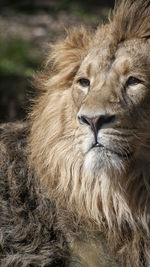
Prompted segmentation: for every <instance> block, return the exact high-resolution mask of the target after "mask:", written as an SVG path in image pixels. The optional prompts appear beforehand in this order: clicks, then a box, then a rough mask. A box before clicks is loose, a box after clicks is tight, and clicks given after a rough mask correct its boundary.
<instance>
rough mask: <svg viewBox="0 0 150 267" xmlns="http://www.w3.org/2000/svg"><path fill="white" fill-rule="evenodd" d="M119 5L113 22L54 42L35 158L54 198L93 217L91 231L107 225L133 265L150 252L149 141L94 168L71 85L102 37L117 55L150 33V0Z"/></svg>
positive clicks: (38, 111)
mask: <svg viewBox="0 0 150 267" xmlns="http://www.w3.org/2000/svg"><path fill="white" fill-rule="evenodd" d="M116 6H117V8H115V11H114V14H113V16H112V17H111V18H110V22H109V23H108V24H106V25H104V26H101V27H99V28H98V29H97V31H96V33H94V34H93V33H91V32H90V31H87V30H86V29H85V28H83V27H81V28H80V29H79V28H78V29H76V28H75V29H72V30H70V31H68V32H67V38H66V39H65V40H63V41H59V42H58V43H56V44H54V45H52V46H51V52H50V54H49V55H48V58H47V62H46V64H45V70H44V71H43V72H42V73H40V74H39V73H38V74H37V76H36V79H35V81H36V87H38V88H40V96H39V97H37V99H36V101H35V104H34V106H33V110H32V112H31V115H30V118H31V121H32V122H33V123H32V125H31V135H30V139H29V144H30V146H29V150H30V151H31V155H30V162H31V165H32V166H34V168H35V172H36V174H37V176H38V178H39V181H40V184H41V186H42V188H43V191H44V193H45V194H47V196H48V197H50V198H52V199H53V200H54V201H56V203H57V205H58V206H59V207H62V208H63V209H66V210H67V211H68V212H69V214H76V217H77V218H78V219H79V221H81V222H83V225H84V222H85V221H86V223H87V225H88V226H87V225H86V229H87V231H88V229H90V231H92V229H93V230H94V231H99V230H100V231H104V232H105V234H106V236H107V238H108V240H109V242H110V244H111V245H110V247H111V248H112V247H113V248H114V251H115V252H117V253H118V254H117V255H120V257H122V260H123V262H124V264H125V265H126V266H142V264H143V266H144V264H145V262H143V261H144V260H143V261H142V258H143V259H144V258H146V259H148V258H150V247H149V246H150V245H149V243H150V240H149V234H150V233H149V229H150V219H149V214H150V179H149V176H150V171H149V162H148V158H149V156H150V153H149V152H148V150H147V149H146V146H148V143H144V144H145V145H144V146H143V151H141V154H140V156H139V155H138V158H136V157H135V158H134V160H131V161H130V159H129V160H128V162H125V163H122V162H121V163H118V165H116V166H115V167H114V165H113V164H112V165H111V164H109V163H108V164H107V166H106V168H105V169H103V171H100V172H99V175H97V172H94V171H90V170H89V171H88V172H87V171H86V170H85V168H84V164H83V153H82V152H81V151H80V144H79V143H78V144H77V143H76V139H79V138H80V136H78V135H77V132H76V130H77V126H76V125H77V124H76V116H77V112H78V108H79V107H78V103H77V104H76V105H75V101H74V96H73V95H72V91H71V89H70V88H71V86H72V83H73V79H74V77H75V75H76V73H77V71H78V69H79V67H80V65H81V63H82V61H83V60H84V58H85V57H86V56H87V55H88V53H89V51H90V50H91V49H92V48H93V47H97V46H98V45H100V43H101V40H103V42H104V43H106V46H108V44H109V49H110V50H109V51H110V54H109V55H108V57H109V59H110V58H113V57H114V56H115V53H116V51H117V49H118V46H119V44H120V43H121V42H124V41H125V40H126V41H127V40H130V39H134V38H146V37H147V38H148V37H149V36H150V27H149V25H150V23H149V18H150V8H149V1H143V0H137V1H121V4H119V7H118V3H117V4H116ZM95 60H96V59H95ZM143 142H146V141H145V140H144V139H143ZM147 142H148V141H147ZM98 176H99V177H98ZM71 218H72V217H71ZM71 223H73V222H71V221H70V224H71ZM141 262H142V264H141ZM140 264H141V265H140ZM125 265H122V266H125Z"/></svg>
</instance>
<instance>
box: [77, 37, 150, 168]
mask: <svg viewBox="0 0 150 267" xmlns="http://www.w3.org/2000/svg"><path fill="white" fill-rule="evenodd" d="M148 53H149V43H146V42H144V41H140V40H136V41H135V40H132V41H127V42H124V43H122V44H120V45H119V48H118V50H117V52H116V54H115V55H114V56H113V58H112V57H110V48H109V46H108V47H103V45H101V46H100V47H96V48H93V49H92V50H91V51H90V52H89V54H88V55H87V56H86V58H85V59H84V60H83V62H82V63H81V66H80V68H79V70H78V72H77V74H76V76H75V78H74V81H73V85H72V95H73V99H74V103H75V105H76V106H77V107H78V112H77V114H76V127H77V128H76V136H75V138H76V142H77V143H78V144H79V148H80V149H81V151H82V153H83V157H84V166H85V167H86V168H87V169H90V170H91V169H93V170H94V171H95V170H98V171H100V169H101V168H103V167H105V168H111V167H115V168H117V169H119V168H121V167H124V166H125V165H126V163H127V162H129V160H130V159H133V158H134V157H135V156H136V157H137V156H138V154H139V153H141V151H140V148H141V146H143V145H144V143H145V141H146V139H147V138H148V135H149V126H150V125H149V115H150V106H149V100H150V89H149V88H150V80H149V73H148V66H149V63H150V62H149V58H148V57H147V55H148ZM141 140H142V141H141Z"/></svg>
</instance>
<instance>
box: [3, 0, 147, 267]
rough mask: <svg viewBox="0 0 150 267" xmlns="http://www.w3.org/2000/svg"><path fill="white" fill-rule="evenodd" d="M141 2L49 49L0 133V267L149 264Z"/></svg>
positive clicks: (125, 1) (123, 4)
mask: <svg viewBox="0 0 150 267" xmlns="http://www.w3.org/2000/svg"><path fill="white" fill-rule="evenodd" d="M149 37H150V1H149V0H135V1H132V0H122V1H116V4H115V8H114V11H113V12H112V14H111V15H110V17H109V20H108V22H107V23H105V24H103V25H100V26H98V28H97V30H96V31H95V32H92V31H91V30H87V29H86V28H85V27H83V26H82V27H80V28H73V29H71V30H68V31H67V37H66V38H65V39H64V40H60V41H57V42H56V43H55V44H53V45H51V46H50V52H49V54H48V56H47V59H46V64H45V66H44V70H43V71H41V73H37V74H36V75H35V85H36V87H37V89H38V90H39V93H38V95H37V97H36V98H35V100H34V104H33V106H32V110H31V112H30V114H29V118H28V119H27V121H26V122H24V123H20V122H17V123H7V124H2V125H1V127H0V184H1V186H0V203H1V205H0V214H1V215H0V218H1V219H0V266H2V267H8V266H9V267H14V266H16V267H20V266H22V267H27V266H28V267H31V266H32V267H33V266H34V267H39V266H41V267H48V266H49V267H50V266H52V267H57V266H59V267H60V266H68V267H112V266H114V267H117V266H118V267H120V266H130V267H133V266H134V267H142V266H143V267H144V266H148V264H149V262H150V158H149V156H150V105H149V103H150V56H149V54H150V38H149Z"/></svg>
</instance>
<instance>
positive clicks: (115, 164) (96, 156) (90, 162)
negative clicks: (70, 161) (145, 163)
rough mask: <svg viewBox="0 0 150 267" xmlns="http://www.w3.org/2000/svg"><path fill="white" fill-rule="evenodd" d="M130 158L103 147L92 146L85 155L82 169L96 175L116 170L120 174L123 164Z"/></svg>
mask: <svg viewBox="0 0 150 267" xmlns="http://www.w3.org/2000/svg"><path fill="white" fill-rule="evenodd" d="M130 157H131V155H130V154H123V153H119V152H117V151H114V150H112V149H108V148H105V147H104V146H94V147H91V149H89V151H88V152H87V153H86V155H85V158H84V168H85V169H87V170H90V171H93V172H98V173H99V172H100V171H102V170H118V171H119V172H120V171H121V170H122V169H123V166H124V162H125V161H127V160H128V159H129V158H130Z"/></svg>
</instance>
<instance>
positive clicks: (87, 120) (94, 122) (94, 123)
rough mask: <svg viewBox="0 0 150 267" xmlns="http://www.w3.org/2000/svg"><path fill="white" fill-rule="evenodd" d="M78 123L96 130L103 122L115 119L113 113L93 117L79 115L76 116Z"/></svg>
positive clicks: (110, 121)
mask: <svg viewBox="0 0 150 267" xmlns="http://www.w3.org/2000/svg"><path fill="white" fill-rule="evenodd" d="M78 120H79V122H80V124H86V125H89V126H90V127H91V129H92V130H93V131H94V132H96V133H97V132H98V131H99V130H100V129H101V128H102V127H103V126H104V124H108V123H112V122H114V120H115V115H109V114H100V115H97V116H95V117H89V116H86V115H81V116H79V117H78Z"/></svg>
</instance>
